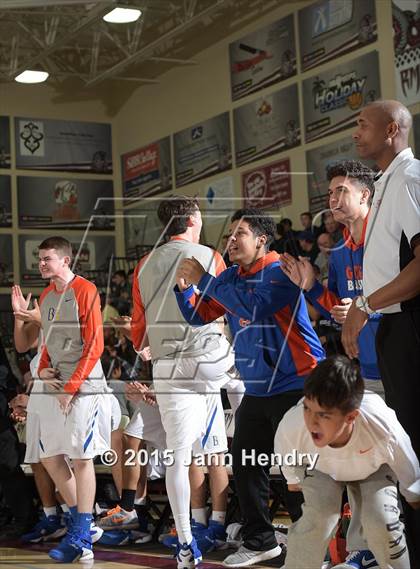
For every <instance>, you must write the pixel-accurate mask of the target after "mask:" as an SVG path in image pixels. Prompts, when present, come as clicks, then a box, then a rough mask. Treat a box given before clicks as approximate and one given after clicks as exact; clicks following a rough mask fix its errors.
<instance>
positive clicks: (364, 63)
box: [303, 51, 381, 142]
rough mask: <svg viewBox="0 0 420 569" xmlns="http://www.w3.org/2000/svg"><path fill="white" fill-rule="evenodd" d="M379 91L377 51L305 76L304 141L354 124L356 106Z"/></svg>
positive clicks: (360, 107)
mask: <svg viewBox="0 0 420 569" xmlns="http://www.w3.org/2000/svg"><path fill="white" fill-rule="evenodd" d="M380 95H381V88H380V80H379V58H378V52H377V51H372V52H369V53H367V54H366V55H363V56H362V57H358V58H357V59H352V60H351V61H349V62H347V63H342V64H341V65H340V66H339V67H334V68H333V69H330V70H328V71H324V72H323V73H320V74H319V75H315V76H313V77H310V78H309V79H306V80H305V81H304V82H303V109H304V119H305V140H306V142H311V141H312V140H317V139H318V138H322V137H324V136H328V135H329V134H334V133H336V132H340V131H342V130H346V129H348V128H350V127H353V126H355V125H356V119H357V116H358V115H359V113H360V110H361V109H362V108H363V107H364V106H365V105H366V104H367V103H370V102H371V101H374V100H375V99H378V98H380Z"/></svg>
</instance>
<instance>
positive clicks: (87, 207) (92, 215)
mask: <svg viewBox="0 0 420 569" xmlns="http://www.w3.org/2000/svg"><path fill="white" fill-rule="evenodd" d="M17 188H18V212H19V227H24V228H29V227H30V228H34V229H35V228H39V229H61V228H64V229H79V230H80V229H86V228H87V226H88V224H89V222H90V225H89V229H92V230H98V229H114V226H115V223H114V200H113V197H114V193H113V188H112V182H111V181H110V180H77V179H74V178H71V179H63V178H39V177H30V176H18V179H17Z"/></svg>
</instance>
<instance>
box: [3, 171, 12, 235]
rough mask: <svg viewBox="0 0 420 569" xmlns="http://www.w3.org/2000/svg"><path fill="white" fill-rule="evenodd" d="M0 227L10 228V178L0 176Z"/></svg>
mask: <svg viewBox="0 0 420 569" xmlns="http://www.w3.org/2000/svg"><path fill="white" fill-rule="evenodd" d="M0 227H12V194H11V188H10V176H0Z"/></svg>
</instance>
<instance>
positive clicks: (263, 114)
mask: <svg viewBox="0 0 420 569" xmlns="http://www.w3.org/2000/svg"><path fill="white" fill-rule="evenodd" d="M233 121H234V128H235V156H236V166H242V165H243V164H248V163H249V162H255V161H256V160H260V159H261V158H266V157H267V156H271V155H272V154H278V153H279V152H283V151H284V150H287V149H289V148H293V147H294V146H299V144H300V141H301V138H300V127H299V98H298V88H297V85H296V84H294V85H290V87H286V88H285V89H282V90H281V91H277V92H275V93H271V94H270V95H266V96H265V97H262V98H260V99H257V100H256V101H252V102H251V103H248V104H247V105H244V106H242V107H238V108H237V109H234V111H233Z"/></svg>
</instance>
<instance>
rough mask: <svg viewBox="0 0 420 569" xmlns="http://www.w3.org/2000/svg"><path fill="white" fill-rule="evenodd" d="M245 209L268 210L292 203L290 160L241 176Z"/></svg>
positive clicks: (261, 167)
mask: <svg viewBox="0 0 420 569" xmlns="http://www.w3.org/2000/svg"><path fill="white" fill-rule="evenodd" d="M242 193H243V196H244V206H245V207H256V208H269V207H273V206H276V205H286V204H290V203H291V202H292V179H291V175H290V160H289V158H285V159H284V160H278V161H277V162H273V163H272V164H268V165H267V166H260V168H255V169H254V170H249V171H248V172H244V173H243V174H242Z"/></svg>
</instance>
